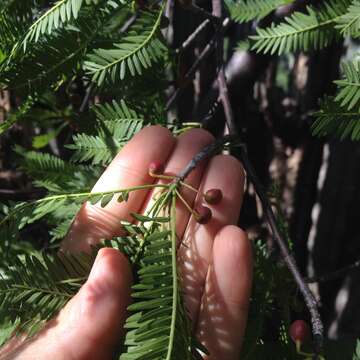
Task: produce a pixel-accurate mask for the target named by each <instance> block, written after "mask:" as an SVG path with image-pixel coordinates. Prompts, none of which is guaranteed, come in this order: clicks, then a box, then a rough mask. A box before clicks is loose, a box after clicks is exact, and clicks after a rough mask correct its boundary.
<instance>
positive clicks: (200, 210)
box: [194, 205, 212, 224]
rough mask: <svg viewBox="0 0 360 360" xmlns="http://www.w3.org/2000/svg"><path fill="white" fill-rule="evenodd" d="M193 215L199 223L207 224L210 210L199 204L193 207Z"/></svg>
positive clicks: (210, 213) (209, 218)
mask: <svg viewBox="0 0 360 360" xmlns="http://www.w3.org/2000/svg"><path fill="white" fill-rule="evenodd" d="M194 217H195V220H196V221H197V222H198V223H199V224H207V223H208V222H209V221H210V220H211V217H212V212H211V210H210V209H209V208H208V207H206V206H203V205H200V206H198V207H197V208H196V209H195V211H194Z"/></svg>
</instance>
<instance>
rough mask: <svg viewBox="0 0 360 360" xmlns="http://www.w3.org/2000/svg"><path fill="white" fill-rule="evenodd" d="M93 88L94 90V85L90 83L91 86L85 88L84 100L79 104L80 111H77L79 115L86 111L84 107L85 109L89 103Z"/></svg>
mask: <svg viewBox="0 0 360 360" xmlns="http://www.w3.org/2000/svg"><path fill="white" fill-rule="evenodd" d="M93 88H94V84H93V83H91V85H90V86H89V87H88V88H87V90H86V94H85V96H84V99H83V101H82V103H81V106H80V109H79V112H80V113H82V112H84V111H85V109H86V107H87V105H88V103H89V100H90V96H91V93H92V90H93Z"/></svg>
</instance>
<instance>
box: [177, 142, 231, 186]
mask: <svg viewBox="0 0 360 360" xmlns="http://www.w3.org/2000/svg"><path fill="white" fill-rule="evenodd" d="M236 140H237V136H236V135H227V136H224V137H222V138H221V139H217V140H215V141H214V142H213V143H211V144H210V145H207V146H205V147H204V148H203V149H202V150H201V151H200V152H199V153H198V154H196V155H195V156H194V157H193V158H192V159H191V160H190V161H189V162H188V164H187V165H186V166H185V168H184V169H183V170H182V171H181V172H180V173H179V174H177V175H176V176H175V182H176V183H180V182H182V181H184V180H185V179H186V177H187V176H188V175H189V174H190V173H191V172H192V171H193V170H194V169H195V168H196V167H197V166H198V165H199V163H200V162H201V161H203V160H205V159H208V158H209V157H211V156H213V155H215V154H216V153H217V152H219V151H220V150H222V149H223V147H224V145H225V144H226V143H230V142H231V143H234V142H235V141H236Z"/></svg>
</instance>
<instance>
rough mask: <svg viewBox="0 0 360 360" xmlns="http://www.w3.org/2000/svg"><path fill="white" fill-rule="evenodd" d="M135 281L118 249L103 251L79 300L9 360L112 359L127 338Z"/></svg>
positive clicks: (69, 304)
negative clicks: (126, 321) (132, 281)
mask: <svg viewBox="0 0 360 360" xmlns="http://www.w3.org/2000/svg"><path fill="white" fill-rule="evenodd" d="M131 279H132V276H131V270H130V266H129V263H128V261H127V259H126V258H125V256H124V255H123V254H122V253H120V252H119V251H118V250H116V249H110V248H105V249H101V250H100V251H99V253H98V255H97V257H96V260H95V263H94V265H93V268H92V270H91V272H90V275H89V279H88V280H87V282H86V283H85V284H84V285H83V286H82V288H81V289H80V290H79V292H78V293H77V294H76V296H75V297H74V298H73V299H72V300H70V302H69V303H68V304H67V305H66V307H65V308H64V309H63V310H62V311H61V312H60V313H59V315H58V316H57V317H56V318H55V319H53V320H51V321H50V322H49V323H48V324H47V325H46V326H45V328H44V329H43V330H42V331H41V332H40V333H39V334H38V335H37V336H36V337H35V338H34V339H31V340H30V341H28V342H25V343H23V344H22V345H21V346H20V347H18V348H17V349H16V351H15V353H14V352H13V353H12V354H11V355H10V356H9V357H6V359H22V360H23V359H29V360H30V359H38V360H43V359H50V358H51V359H52V360H60V359H74V360H82V359H87V360H88V359H111V358H112V356H113V353H114V351H115V350H116V347H117V346H119V344H120V341H121V335H122V334H123V325H124V322H125V319H126V315H127V314H126V308H127V306H128V305H129V303H130V287H131Z"/></svg>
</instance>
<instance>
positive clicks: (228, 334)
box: [0, 126, 252, 360]
mask: <svg viewBox="0 0 360 360" xmlns="http://www.w3.org/2000/svg"><path fill="white" fill-rule="evenodd" d="M212 141H213V138H212V137H211V135H210V134H209V133H207V132H205V131H203V130H199V129H197V130H191V131H188V132H186V133H184V134H183V135H181V136H180V137H178V138H177V139H175V138H174V137H173V136H172V135H171V134H170V132H169V131H168V130H166V129H164V128H161V127H157V126H152V127H148V128H145V129H144V130H142V131H141V132H140V133H139V134H137V135H136V136H135V137H134V138H133V139H132V140H131V141H130V142H129V143H128V144H127V145H126V146H125V147H124V149H123V150H122V151H121V152H120V153H119V154H118V155H117V156H116V158H115V159H114V160H113V162H112V163H111V164H110V165H109V167H108V168H107V169H106V171H105V172H104V174H103V175H102V176H101V178H100V179H99V180H98V182H97V184H96V185H95V187H94V189H93V191H108V190H112V189H114V190H116V189H120V188H127V187H132V186H138V185H142V184H148V183H151V182H153V181H154V178H152V177H150V176H149V174H148V165H149V164H150V162H152V161H153V160H158V161H160V162H162V163H164V164H166V167H165V172H166V173H178V172H179V171H180V170H182V169H183V168H184V167H185V165H186V164H187V162H188V161H189V160H190V159H191V158H193V156H194V155H195V154H196V153H198V152H199V151H200V150H201V149H202V148H203V147H204V146H205V145H207V144H208V143H210V142H212ZM186 182H187V183H188V184H190V185H192V186H193V187H196V188H199V189H200V190H201V191H202V192H204V191H206V190H208V189H211V188H219V189H221V190H222V192H223V195H224V197H223V200H222V201H221V203H220V204H217V205H214V206H210V207H211V209H212V213H213V217H212V219H211V221H210V222H209V223H208V224H206V225H200V224H198V223H197V222H196V221H195V220H194V219H193V217H190V214H189V212H188V210H187V209H186V208H185V207H184V205H183V204H182V203H179V204H178V206H177V214H178V216H177V227H176V231H177V235H178V237H179V238H180V239H182V244H181V246H180V248H179V251H178V259H179V267H180V272H181V274H182V278H183V284H182V286H183V293H184V295H185V303H186V306H187V308H188V310H189V312H190V315H191V318H192V320H193V324H194V332H195V334H196V335H197V337H198V339H199V340H200V341H201V342H202V343H203V344H204V345H205V346H206V347H207V349H208V350H209V352H210V354H211V356H210V357H209V358H208V359H209V360H210V359H211V360H214V359H217V360H219V359H221V360H232V359H234V360H235V359H236V360H237V359H238V358H239V353H240V346H241V340H242V337H243V333H244V330H245V325H246V319H247V308H248V303H249V296H250V289H251V276H252V258H251V249H250V245H249V242H248V240H247V237H246V234H245V233H244V232H243V231H242V230H240V229H239V228H238V227H236V226H235V224H236V223H237V219H238V216H239V212H240V207H241V202H242V196H243V185H244V175H243V170H242V167H241V165H240V163H239V162H238V161H237V160H236V159H234V158H232V157H230V156H225V155H218V156H215V157H214V158H212V159H211V160H210V161H209V163H208V164H207V165H206V164H201V165H199V166H198V167H197V168H196V169H195V170H194V171H193V172H192V173H191V174H190V175H189V177H188V178H187V179H186ZM183 196H184V197H185V198H186V200H187V201H188V202H189V203H190V204H192V203H193V202H194V201H195V204H197V203H200V202H201V199H200V198H199V199H194V198H195V195H194V193H193V192H191V191H189V190H187V189H184V190H183ZM148 199H149V194H148V192H146V191H136V192H134V193H132V194H131V195H130V198H129V200H128V201H127V202H123V203H118V202H117V201H116V200H113V201H111V202H110V203H109V204H108V205H107V206H106V207H105V208H101V207H99V206H96V205H95V206H94V205H91V204H90V203H86V204H84V205H83V206H82V208H81V210H80V212H79V213H78V215H77V217H76V219H75V221H74V223H73V225H72V228H71V229H70V231H69V234H68V236H67V238H66V239H65V241H64V243H63V249H64V250H66V251H72V252H77V251H80V250H85V251H86V250H88V249H89V247H90V246H91V245H93V244H96V243H97V242H99V241H100V240H101V239H103V238H112V237H113V236H116V235H119V231H121V230H120V226H119V221H120V220H128V221H131V215H130V212H141V211H142V210H144V208H146V203H147V201H148ZM131 281H132V279H131V270H130V266H129V264H128V262H127V260H126V258H125V256H124V255H122V254H121V253H120V252H119V251H117V250H115V249H102V250H100V251H99V253H98V256H97V258H96V261H95V263H94V266H93V268H92V271H91V273H90V276H89V279H88V280H87V282H86V283H85V284H84V285H83V287H82V288H81V289H80V291H79V292H78V294H77V295H76V296H75V297H74V298H73V299H72V300H71V301H70V302H69V303H68V304H67V305H66V307H65V308H64V309H63V310H62V311H61V312H60V313H59V315H58V316H57V317H56V318H55V319H53V320H52V321H50V322H49V323H48V324H47V326H46V327H45V328H44V329H43V330H42V331H40V332H39V334H38V335H37V336H36V337H34V338H32V339H30V340H28V341H22V339H13V340H12V341H10V342H9V343H8V344H7V345H5V347H4V348H3V349H2V350H0V359H8V360H9V359H38V360H43V359H48V358H50V357H51V359H52V360H60V359H74V360H82V359H110V358H112V354H113V353H114V351H115V350H116V346H117V345H118V344H119V339H121V336H122V335H123V333H124V331H123V325H124V322H125V320H126V316H127V313H126V307H127V306H128V304H129V303H130V286H131Z"/></svg>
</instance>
